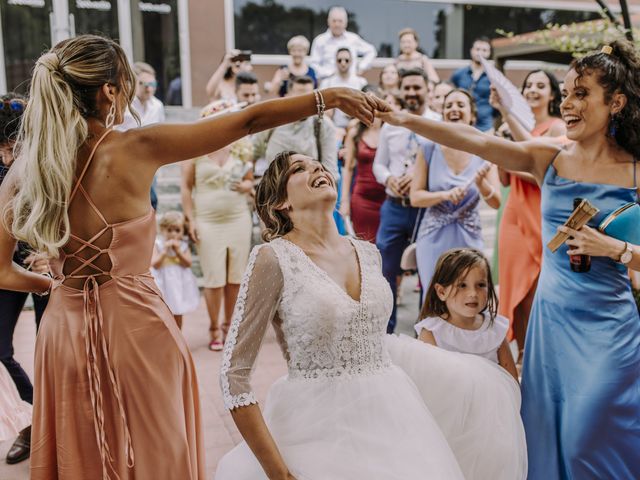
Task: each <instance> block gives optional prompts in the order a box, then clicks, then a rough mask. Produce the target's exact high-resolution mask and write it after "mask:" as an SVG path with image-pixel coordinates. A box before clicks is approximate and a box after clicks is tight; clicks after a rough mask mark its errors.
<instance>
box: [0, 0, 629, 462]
mask: <svg viewBox="0 0 640 480" xmlns="http://www.w3.org/2000/svg"><path fill="white" fill-rule="evenodd" d="M327 23H328V30H327V31H326V32H325V33H322V34H321V35H319V36H318V37H316V38H315V39H314V40H313V42H309V40H308V39H306V38H305V37H303V36H295V37H293V38H291V39H290V40H289V42H288V43H287V49H288V52H289V55H290V58H289V60H288V62H287V64H285V65H282V66H280V67H278V68H277V69H276V71H275V72H274V74H273V76H272V78H271V80H270V81H269V82H266V83H265V84H264V86H261V85H260V84H259V81H258V78H257V77H256V75H255V74H254V73H253V72H252V65H251V58H250V55H249V54H247V53H246V52H242V51H239V50H233V51H230V52H228V53H227V54H226V55H225V56H224V59H223V61H222V62H221V64H220V65H219V66H218V68H217V70H216V71H215V73H214V74H213V75H212V77H211V78H210V80H209V82H208V83H207V86H206V92H207V95H208V98H209V100H210V103H209V104H208V105H207V106H206V107H204V109H203V110H202V112H201V116H202V117H203V118H210V117H215V116H218V115H221V114H223V113H227V112H232V111H238V110H241V109H243V108H245V107H247V106H251V105H254V104H256V103H258V102H260V101H261V99H262V94H263V93H264V94H265V95H269V96H276V95H277V96H280V97H287V98H294V97H299V96H305V95H306V96H309V95H310V94H312V93H313V92H314V91H315V89H316V88H330V87H346V88H350V89H353V90H358V91H362V92H366V93H367V94H369V95H371V96H374V97H377V98H379V99H380V100H383V101H384V102H386V104H388V105H390V107H391V109H392V112H403V114H411V115H412V116H415V117H416V118H419V119H420V120H415V122H416V123H414V124H412V125H411V128H409V126H408V125H406V124H404V123H403V122H401V121H396V120H397V118H400V117H393V113H392V112H385V115H386V118H387V119H388V121H386V122H385V121H384V119H385V115H382V116H379V117H376V118H375V119H373V121H372V122H370V123H369V122H363V121H361V120H359V119H357V118H353V117H351V116H349V115H348V114H347V113H344V112H343V111H341V110H338V109H330V110H328V111H327V113H326V115H309V116H307V117H306V118H302V119H299V120H296V121H294V122H291V123H286V124H283V125H280V126H277V127H275V128H272V129H266V130H264V131H262V132H260V133H256V134H252V135H248V136H245V137H243V138H240V139H237V140H235V141H233V142H231V143H230V144H229V145H228V146H226V147H224V148H221V149H219V150H216V151H213V152H210V153H206V154H203V155H201V156H198V157H197V158H192V159H189V160H185V161H184V162H183V163H182V165H181V176H182V181H181V208H182V212H179V211H169V212H165V213H163V214H162V215H159V217H158V226H159V235H158V238H157V239H156V241H155V243H154V250H153V257H152V261H151V268H152V273H153V276H154V278H155V282H156V284H157V285H158V287H159V288H160V290H161V292H162V295H163V297H164V300H165V301H166V303H167V305H168V306H169V308H170V310H171V312H172V314H173V315H174V320H175V322H176V324H177V326H178V328H182V325H183V316H184V315H188V314H189V313H192V312H193V311H195V310H196V309H197V308H198V305H199V302H200V293H199V291H198V286H197V280H196V277H195V276H194V274H193V272H192V269H191V267H192V262H193V254H194V253H197V255H198V258H199V260H200V267H201V269H202V283H201V287H202V292H203V297H204V301H205V304H206V308H207V312H208V315H209V318H210V327H209V348H210V350H212V351H220V350H222V349H223V346H224V344H225V341H226V339H227V337H228V336H229V332H230V329H231V322H232V317H233V313H234V306H235V305H236V301H237V299H238V295H239V292H240V287H241V283H242V281H243V274H244V272H245V269H246V267H247V263H248V261H249V253H250V250H251V246H252V243H253V240H252V231H253V228H254V227H255V226H258V227H260V228H264V224H263V223H258V222H256V217H255V214H254V198H255V195H256V185H258V183H259V182H260V179H261V178H262V176H263V175H264V174H265V171H267V169H268V167H269V165H270V163H271V162H273V161H274V159H276V158H278V156H279V154H280V153H281V152H291V154H292V155H293V152H295V153H296V154H299V155H304V156H307V157H311V158H314V159H317V161H319V162H320V163H321V164H322V166H323V167H324V169H326V171H328V172H329V173H330V174H331V175H332V177H333V178H334V179H335V181H336V183H337V191H338V198H337V202H336V208H335V213H334V221H335V222H336V225H337V226H338V229H339V231H340V233H342V234H347V235H351V236H354V237H357V238H359V239H363V240H366V241H368V242H370V243H372V244H375V246H376V247H377V249H378V251H379V252H380V256H381V269H382V274H383V276H384V278H385V279H386V281H387V282H388V284H389V286H390V287H391V294H392V296H393V308H392V310H391V312H390V315H389V319H388V323H387V333H394V331H395V329H396V324H397V318H396V316H397V315H396V313H397V304H398V292H399V290H400V283H401V281H402V278H403V276H404V274H405V273H406V270H407V268H406V266H404V265H403V258H404V257H405V256H406V255H407V252H408V251H409V250H411V249H415V266H412V267H411V270H415V271H416V272H417V274H418V278H419V284H418V286H419V288H420V290H421V306H422V308H421V310H419V309H416V316H417V317H418V318H419V322H418V323H417V324H416V327H415V331H416V335H417V336H418V338H419V339H420V340H422V341H424V342H426V343H429V344H432V345H437V346H439V347H442V348H444V349H447V350H451V351H456V352H463V353H472V354H477V355H479V356H482V357H485V358H487V359H489V360H491V361H493V362H494V363H497V364H499V365H500V366H502V367H503V368H504V369H505V370H506V371H507V372H508V373H509V374H510V375H511V376H513V377H514V379H515V380H516V381H519V379H520V377H519V371H518V369H517V368H516V363H517V364H518V365H521V364H522V359H523V356H524V355H525V351H524V350H525V339H526V332H527V326H528V321H529V318H530V317H532V308H533V306H534V296H535V293H536V290H537V286H538V280H539V278H540V275H541V270H542V257H543V243H542V239H543V222H542V217H541V202H542V193H541V189H540V186H539V185H540V183H541V181H540V180H541V178H540V175H537V174H536V172H532V171H527V170H526V169H523V170H519V169H516V168H511V165H512V164H511V163H509V162H505V163H504V164H501V163H500V162H499V161H495V159H492V163H488V162H487V161H486V160H485V159H484V158H482V155H480V154H478V153H473V152H474V151H475V150H474V148H470V147H467V146H466V145H465V144H464V142H462V141H460V139H456V141H454V140H450V139H449V137H447V140H446V141H440V142H439V141H435V140H433V139H430V138H432V136H431V135H427V133H425V132H430V130H429V129H430V128H434V127H433V126H432V125H433V123H432V122H439V123H441V124H442V125H443V127H442V128H443V131H447V132H448V131H450V130H448V129H449V128H451V127H452V126H454V125H455V126H456V127H458V126H459V127H460V129H461V131H468V130H464V128H475V129H476V130H477V131H481V132H486V133H489V134H490V135H495V136H498V137H501V138H504V139H507V140H509V141H513V142H526V141H529V140H532V139H535V138H538V137H548V138H549V140H550V142H551V143H552V144H553V143H555V144H556V145H557V146H558V147H563V146H565V145H566V144H568V140H567V137H566V135H567V130H566V126H565V122H564V121H563V120H562V118H561V113H560V102H561V100H562V98H561V97H562V94H561V87H560V84H559V82H558V80H557V78H556V77H555V76H554V75H553V74H551V73H549V72H548V71H546V70H534V71H531V72H529V73H528V74H527V75H526V77H525V80H524V82H523V84H522V85H521V87H520V90H521V92H522V95H523V96H524V98H525V100H526V102H527V104H528V105H529V107H530V108H531V110H532V112H533V115H534V118H535V126H534V128H533V130H531V131H529V130H527V129H526V128H525V127H524V126H523V125H522V123H521V122H520V121H519V120H518V119H517V118H516V117H515V116H514V115H513V114H512V113H511V112H510V110H509V108H508V107H507V106H506V101H505V99H503V98H501V97H500V95H499V94H498V93H497V91H496V90H495V89H494V88H492V86H491V82H490V81H489V78H488V76H487V74H486V72H485V71H484V68H483V66H482V63H481V59H488V58H490V57H491V43H490V41H489V40H488V39H487V38H484V37H482V38H478V39H476V40H475V41H474V42H473V44H472V47H471V50H470V56H471V61H470V63H469V65H468V66H466V67H463V68H460V69H459V70H457V71H455V72H454V73H453V74H452V75H451V76H450V78H449V79H448V80H444V79H442V78H441V77H440V76H439V74H438V72H437V71H436V70H435V68H434V66H433V64H432V62H431V61H430V59H429V57H428V56H427V55H425V54H424V53H422V50H421V49H420V46H419V38H418V35H417V33H416V32H415V31H414V30H413V29H411V28H406V29H403V30H401V31H400V32H399V34H398V40H399V45H400V49H399V50H400V54H399V56H398V57H397V58H396V59H395V61H394V62H392V63H389V64H388V65H386V66H385V67H384V68H383V69H382V70H381V72H380V76H379V81H378V84H376V85H371V84H369V83H368V82H367V80H366V79H365V78H364V77H363V76H362V74H363V73H364V72H365V71H367V70H368V69H369V68H370V67H371V63H372V61H373V59H374V58H375V56H376V50H375V48H374V47H373V46H372V45H370V44H369V43H367V42H366V41H365V40H364V39H363V38H361V37H360V36H359V35H357V34H355V33H353V32H349V31H347V26H348V23H347V12H346V10H344V9H343V8H342V7H334V8H332V9H331V10H330V12H329V16H328V20H327ZM308 55H309V56H308ZM585 68H587V69H588V68H595V67H594V66H586V67H585ZM133 74H134V75H135V80H136V83H135V85H134V86H133V88H134V95H133V102H132V104H131V109H130V110H129V109H127V110H126V111H125V112H124V114H123V116H122V118H121V119H120V120H122V122H120V124H119V125H117V126H115V128H116V129H117V130H120V131H122V132H125V131H127V130H129V129H131V128H135V127H136V126H138V125H139V124H141V125H142V126H145V125H152V124H158V123H162V122H164V109H163V105H162V103H161V102H160V101H159V100H158V99H157V98H156V97H155V96H154V93H155V89H156V88H157V80H156V76H155V71H154V70H153V68H152V67H151V66H150V65H148V64H146V63H143V62H138V63H136V64H134V65H133ZM2 101H3V108H2V111H1V112H0V130H1V131H0V134H1V135H4V136H2V137H0V149H1V152H2V165H1V170H0V180H2V179H3V178H4V176H5V174H6V173H7V172H8V170H9V168H10V167H11V164H12V160H13V158H12V151H13V150H12V147H13V144H14V140H15V134H16V132H15V131H14V130H15V129H16V128H17V126H18V125H19V122H18V121H17V120H18V119H19V117H20V115H21V114H22V113H23V111H24V108H25V105H26V103H27V100H26V99H25V98H23V97H21V96H19V95H13V94H12V95H8V96H5V97H3V98H2ZM318 105H320V103H318ZM322 108H323V109H324V104H322ZM412 118H413V117H412ZM421 120H424V123H420V121H421ZM12 128H13V129H14V130H12ZM421 133H422V134H423V135H421ZM442 135H444V134H442ZM451 135H453V134H451ZM613 135H615V131H614V133H613ZM427 137H429V138H427ZM433 137H435V138H438V136H437V135H433ZM443 138H444V137H443ZM451 138H453V136H452V137H451ZM476 150H478V149H476ZM90 158H91V157H90ZM87 162H88V161H87ZM496 164H501V166H500V167H498V166H497V165H496ZM634 169H635V166H634ZM554 171H555V170H554ZM634 172H635V170H634ZM558 178H559V179H560V183H562V177H558ZM543 180H544V181H545V182H548V181H550V180H548V179H547V177H546V176H545V177H544V178H543ZM505 187H507V188H505ZM634 187H636V185H634ZM157 202H158V199H157V195H156V192H155V189H154V184H152V187H151V192H150V203H151V205H152V207H153V209H156V207H157ZM482 205H486V206H488V207H489V208H492V209H495V210H500V211H501V216H500V222H499V225H498V248H497V260H498V268H497V270H498V275H497V278H498V282H497V286H496V288H494V285H493V281H492V275H491V268H490V266H489V264H490V262H489V261H488V260H487V259H486V258H485V257H484V255H483V254H482V253H481V252H482V251H483V250H484V248H485V245H484V242H483V238H484V237H483V233H482V222H481V217H480V209H481V207H482ZM547 235H548V232H547ZM85 260H86V259H85ZM14 261H16V262H17V263H19V264H20V265H22V266H24V267H25V268H27V269H29V270H32V271H34V272H38V273H43V274H50V273H51V267H50V264H49V260H48V257H47V256H46V255H45V254H43V253H33V252H31V251H29V249H28V248H27V247H26V246H25V245H24V244H18V248H17V250H16V252H15V254H14ZM88 261H89V262H92V261H93V259H91V260H88ZM494 273H495V272H494ZM95 288H97V286H96V287H95ZM467 289H468V290H469V291H472V292H473V291H486V292H488V293H486V296H485V297H482V296H480V300H477V299H476V300H474V301H472V302H470V301H467V300H465V298H464V296H465V295H466V293H465V292H466V291H467ZM470 295H471V294H470ZM33 298H34V307H35V310H36V324H37V325H39V320H40V317H41V316H42V313H43V311H44V308H45V307H46V304H47V299H48V296H47V295H44V296H34V297H33ZM498 299H499V301H498ZM25 300H26V294H22V293H16V292H10V291H4V290H0V310H1V311H2V312H3V313H2V316H1V321H0V361H1V362H2V364H3V365H4V368H6V370H7V372H8V374H9V375H10V377H11V379H12V381H13V382H14V383H15V386H16V387H17V391H18V393H19V395H20V398H21V399H22V401H24V402H26V403H27V404H29V403H32V402H33V387H32V386H31V383H30V380H29V378H28V376H27V375H26V374H25V372H24V371H23V370H22V368H21V367H20V365H19V364H18V363H17V362H16V361H15V359H14V358H13V347H12V337H13V331H14V328H15V325H16V322H17V319H18V316H19V314H20V311H21V310H22V307H23V305H24V303H25ZM465 302H466V303H465ZM538 308H540V307H538ZM5 312H7V313H6V314H5ZM539 315H540V313H539V312H538V317H539ZM538 317H536V312H535V311H534V315H533V317H532V318H534V319H535V318H538ZM536 335H538V336H539V335H540V332H539V331H538V332H537V333H536ZM512 341H515V343H516V344H517V350H518V355H517V356H516V358H513V356H512V353H511V352H512V349H511V348H510V346H509V344H510V342H512ZM529 375H530V378H535V377H536V375H537V373H536V372H533V373H531V372H530V373H529ZM538 380H539V378H538ZM114 388H115V387H114ZM529 395H530V396H531V397H534V396H535V395H533V394H532V393H531V392H529ZM525 420H527V417H525ZM528 421H529V422H533V421H534V415H533V414H531V413H530V414H529V417H528ZM19 431H20V434H19V436H18V438H17V440H16V441H15V443H14V445H13V446H12V448H11V450H10V451H9V454H8V456H7V462H8V463H16V462H19V461H22V460H24V459H25V458H28V456H29V450H30V434H31V431H30V427H29V426H26V425H21V426H20V429H19ZM533 440H534V441H536V440H537V439H533ZM103 463H104V462H103Z"/></svg>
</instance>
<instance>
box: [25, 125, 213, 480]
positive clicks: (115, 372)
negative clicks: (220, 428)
mask: <svg viewBox="0 0 640 480" xmlns="http://www.w3.org/2000/svg"><path fill="white" fill-rule="evenodd" d="M108 133H109V130H108V131H107V132H105V134H104V135H103V136H102V137H101V138H100V139H99V140H98V142H97V143H96V145H95V146H94V148H93V151H92V152H91V155H90V156H89V158H88V159H87V163H86V165H85V167H84V169H83V171H82V173H81V174H80V177H79V178H78V179H77V182H76V185H75V188H74V189H73V191H72V194H71V197H70V200H69V204H70V205H71V202H72V201H73V199H74V197H75V196H76V193H78V192H80V193H81V196H80V195H79V196H78V197H77V199H76V201H86V202H87V204H88V206H89V207H90V209H86V211H85V218H88V217H89V216H90V215H96V216H97V217H98V218H99V219H100V221H101V222H102V224H103V225H104V226H103V228H102V229H100V230H99V231H98V232H96V233H95V235H93V236H92V237H91V238H89V239H82V238H80V237H78V236H76V235H74V234H73V233H72V235H71V239H70V240H69V242H68V243H67V244H66V245H65V246H64V247H63V248H62V250H61V252H60V256H59V258H58V259H56V260H54V261H53V262H52V269H53V271H54V273H55V281H54V286H53V289H52V292H51V297H50V300H49V306H48V307H47V310H46V312H45V314H44V317H43V319H42V323H41V326H40V331H39V333H38V338H37V340H36V354H35V389H34V393H35V395H34V417H33V431H32V437H31V442H32V450H31V479H32V480H54V479H68V480H107V479H109V480H114V479H121V480H125V479H126V480H133V479H136V480H146V479H149V480H151V479H176V480H177V479H180V480H191V479H204V478H205V462H204V449H203V442H202V434H201V428H200V410H199V399H198V386H197V380H196V373H195V368H194V365H193V361H192V358H191V355H190V353H189V350H188V348H187V345H186V343H185V341H184V338H183V337H182V335H181V333H180V331H179V330H178V327H177V326H176V323H175V320H174V319H173V315H172V314H171V311H170V310H169V308H168V307H167V305H166V304H165V302H164V301H163V299H162V297H161V295H160V291H159V290H158V287H157V286H156V284H155V282H154V280H153V277H152V276H151V274H150V273H149V267H150V264H151V255H152V249H153V242H154V238H155V215H154V212H153V210H150V211H149V212H148V213H147V214H145V215H143V216H142V217H138V218H133V219H130V220H127V221H124V222H120V223H115V224H112V223H109V222H108V221H107V220H106V219H105V218H104V216H103V215H102V213H101V212H100V210H99V209H98V208H97V207H96V205H95V204H94V203H93V202H92V200H91V198H90V196H89V195H88V193H87V192H86V190H85V189H84V188H83V186H82V180H83V178H84V175H85V173H86V171H87V169H88V168H89V165H90V163H91V160H92V158H93V156H94V154H95V151H96V148H97V147H98V145H99V144H100V142H101V141H102V140H103V139H104V138H105V137H106V135H107V134H108ZM94 220H95V219H94ZM73 230H74V228H73V224H72V226H71V231H72V232H73ZM99 245H102V247H101V246H99ZM98 265H101V266H102V267H103V268H101V267H100V266H98ZM104 265H110V268H104ZM71 285H73V286H71ZM78 285H81V286H82V288H78Z"/></svg>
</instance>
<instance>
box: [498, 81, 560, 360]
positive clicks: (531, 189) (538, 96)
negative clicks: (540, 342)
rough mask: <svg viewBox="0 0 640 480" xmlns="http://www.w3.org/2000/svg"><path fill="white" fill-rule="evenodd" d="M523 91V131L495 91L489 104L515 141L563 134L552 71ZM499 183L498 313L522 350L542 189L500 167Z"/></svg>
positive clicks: (536, 270)
mask: <svg viewBox="0 0 640 480" xmlns="http://www.w3.org/2000/svg"><path fill="white" fill-rule="evenodd" d="M522 94H523V95H524V97H525V99H526V100H527V103H528V104H529V106H530V107H531V109H532V110H533V114H534V116H535V119H536V125H535V127H534V129H533V130H532V131H531V132H527V131H526V130H525V129H524V128H523V127H522V125H521V124H520V123H519V122H518V120H516V118H515V117H514V116H513V115H511V114H510V113H509V112H508V111H507V110H506V109H505V108H504V106H503V105H502V103H501V102H500V98H499V96H498V95H497V92H495V90H493V91H492V97H491V104H492V106H493V107H494V108H496V109H497V110H498V111H499V112H500V113H501V114H502V119H503V120H504V121H505V123H506V127H507V128H508V129H509V131H510V133H511V136H512V137H513V140H515V141H524V140H530V139H532V138H534V137H543V136H544V137H564V135H565V133H566V130H565V126H564V122H563V121H562V120H561V119H560V102H561V100H562V99H561V95H560V87H559V85H558V81H557V80H556V78H555V77H554V76H553V74H551V73H549V72H547V71H544V70H534V71H532V72H529V74H528V75H527V77H526V78H525V80H524V83H523V86H522ZM500 180H501V182H502V184H503V185H504V186H505V187H506V186H510V187H511V190H510V192H509V197H508V199H507V203H506V205H505V208H504V212H503V215H502V220H501V223H500V230H499V237H498V258H499V262H498V265H499V279H500V306H499V313H500V315H504V316H505V317H507V318H509V319H510V321H511V325H510V329H509V336H508V338H509V340H512V339H513V338H514V336H515V338H516V341H517V342H518V348H519V350H520V353H522V351H523V349H524V341H525V334H526V330H527V323H528V320H529V313H530V312H531V305H532V302H533V296H534V294H535V291H536V286H537V283H538V276H539V275H540V266H541V262H542V231H541V217H540V187H539V186H538V184H537V183H536V181H535V179H534V178H533V175H531V174H528V173H523V172H508V171H505V170H500Z"/></svg>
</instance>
